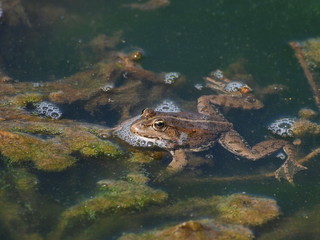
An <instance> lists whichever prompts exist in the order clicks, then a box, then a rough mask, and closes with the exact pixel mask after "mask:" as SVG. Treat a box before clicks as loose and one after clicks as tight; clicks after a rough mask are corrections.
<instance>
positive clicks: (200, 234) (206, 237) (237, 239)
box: [118, 219, 254, 240]
mask: <svg viewBox="0 0 320 240" xmlns="http://www.w3.org/2000/svg"><path fill="white" fill-rule="evenodd" d="M253 237H254V236H253V233H252V232H251V231H250V230H249V229H247V228H245V227H242V226H239V225H228V224H221V223H217V222H216V221H214V220H210V219H204V220H199V221H188V222H183V223H180V224H178V225H175V226H172V227H168V228H164V229H162V230H153V231H149V232H146V233H141V234H125V235H123V236H121V237H120V238H119V239H118V240H149V239H157V240H229V239H233V240H249V239H253Z"/></svg>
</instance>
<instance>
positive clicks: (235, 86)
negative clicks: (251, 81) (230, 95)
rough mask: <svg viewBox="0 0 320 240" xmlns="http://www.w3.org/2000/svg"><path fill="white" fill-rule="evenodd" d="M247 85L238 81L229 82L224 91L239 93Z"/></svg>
mask: <svg viewBox="0 0 320 240" xmlns="http://www.w3.org/2000/svg"><path fill="white" fill-rule="evenodd" d="M245 86H246V84H244V83H243V82H237V81H233V82H229V83H228V84H227V85H226V86H225V87H224V90H225V91H226V92H237V91H239V90H240V89H241V88H243V87H245Z"/></svg>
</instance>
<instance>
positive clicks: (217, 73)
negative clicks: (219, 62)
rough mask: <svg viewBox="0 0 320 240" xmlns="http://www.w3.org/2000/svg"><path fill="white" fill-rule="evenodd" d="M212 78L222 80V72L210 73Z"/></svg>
mask: <svg viewBox="0 0 320 240" xmlns="http://www.w3.org/2000/svg"><path fill="white" fill-rule="evenodd" d="M212 76H213V77H214V78H215V79H219V80H221V79H223V78H224V75H223V72H222V71H221V70H216V71H214V72H213V73H212Z"/></svg>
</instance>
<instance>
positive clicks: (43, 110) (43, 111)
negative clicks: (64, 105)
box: [34, 101, 62, 120]
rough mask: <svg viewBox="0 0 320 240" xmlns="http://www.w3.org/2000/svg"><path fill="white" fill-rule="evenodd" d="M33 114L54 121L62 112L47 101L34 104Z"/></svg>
mask: <svg viewBox="0 0 320 240" xmlns="http://www.w3.org/2000/svg"><path fill="white" fill-rule="evenodd" d="M34 113H35V114H37V115H39V116H44V117H48V118H52V119H55V120H57V119H60V118H61V117H62V111H61V110H60V108H59V107H58V106H57V105H56V104H54V103H51V102H47V101H43V102H40V103H38V104H36V109H35V110H34Z"/></svg>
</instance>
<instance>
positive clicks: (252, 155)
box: [219, 130, 306, 183]
mask: <svg viewBox="0 0 320 240" xmlns="http://www.w3.org/2000/svg"><path fill="white" fill-rule="evenodd" d="M219 143H220V144H221V145H222V146H223V147H224V148H225V149H227V150H228V151H230V152H232V153H233V154H235V155H238V156H241V157H244V158H247V159H250V160H254V161H255V160H258V159H260V158H263V157H266V156H268V155H270V154H272V153H274V152H276V151H278V150H280V149H281V148H283V150H284V152H285V153H286V154H287V159H286V161H285V162H284V163H283V164H282V165H281V166H280V168H279V169H278V170H276V172H275V177H276V178H277V179H280V178H285V179H287V180H288V181H289V182H291V183H292V182H293V176H294V174H295V173H297V172H299V171H300V170H304V169H306V167H304V166H302V165H300V164H299V163H297V162H296V161H295V149H294V146H293V145H292V144H291V143H289V142H288V141H285V140H278V139H272V140H266V141H262V142H260V143H258V144H256V145H255V146H253V147H252V148H251V147H250V146H249V145H248V144H247V143H246V141H245V140H244V139H243V138H242V137H241V136H240V134H239V133H238V132H237V131H235V130H230V131H228V132H226V133H223V134H222V136H221V137H220V139H219Z"/></svg>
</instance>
